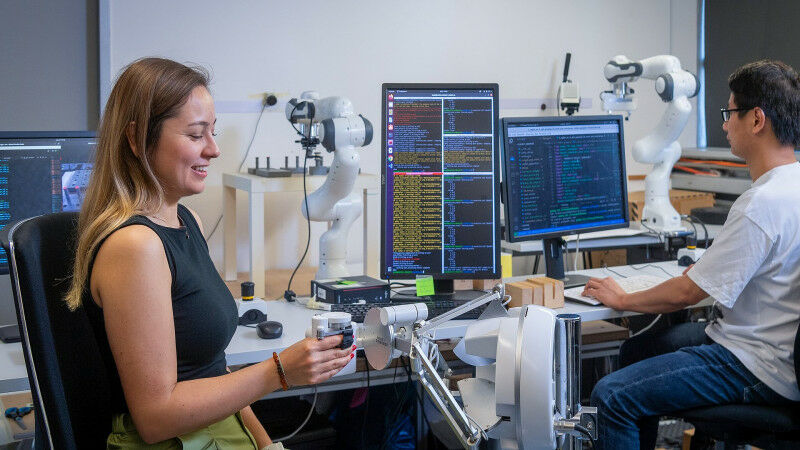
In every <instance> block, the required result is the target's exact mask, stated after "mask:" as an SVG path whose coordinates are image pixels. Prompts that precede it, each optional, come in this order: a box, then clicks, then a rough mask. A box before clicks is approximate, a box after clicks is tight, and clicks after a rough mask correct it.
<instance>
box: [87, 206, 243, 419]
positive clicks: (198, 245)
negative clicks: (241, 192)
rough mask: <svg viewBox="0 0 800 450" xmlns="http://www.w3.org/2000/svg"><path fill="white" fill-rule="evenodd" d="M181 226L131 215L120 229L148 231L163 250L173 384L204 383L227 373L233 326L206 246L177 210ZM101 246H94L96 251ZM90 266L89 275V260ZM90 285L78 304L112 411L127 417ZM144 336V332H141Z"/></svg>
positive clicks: (231, 309)
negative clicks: (172, 331) (101, 364)
mask: <svg viewBox="0 0 800 450" xmlns="http://www.w3.org/2000/svg"><path fill="white" fill-rule="evenodd" d="M178 217H179V218H180V220H181V222H182V223H183V226H182V227H180V228H170V227H165V226H161V225H158V224H156V223H154V222H152V221H151V220H150V219H148V218H146V217H144V216H133V217H131V218H130V219H128V221H126V222H125V223H124V224H122V225H121V226H120V227H119V228H117V229H120V228H124V227H127V226H130V225H144V226H146V227H148V228H150V229H151V230H153V231H154V232H155V233H156V234H157V235H158V237H159V238H161V242H162V243H163V245H164V251H165V253H166V256H167V262H168V263H169V270H170V273H171V274H172V314H173V317H174V320H175V353H176V355H177V361H178V381H184V380H193V379H197V378H208V377H215V376H219V375H224V374H225V373H227V370H226V366H227V364H226V361H225V348H226V347H227V346H228V344H229V343H230V341H231V338H232V337H233V334H234V332H235V331H236V326H237V324H238V312H237V308H236V303H235V301H234V300H233V296H232V295H231V293H230V291H229V290H228V288H227V286H225V283H224V282H223V281H222V278H221V277H220V276H219V273H218V272H217V270H216V268H214V264H213V263H212V262H211V257H210V256H209V254H208V245H207V244H206V241H205V239H204V238H203V234H202V233H201V232H200V228H199V226H198V225H197V222H196V221H195V220H194V216H193V215H192V213H191V212H190V211H189V210H188V209H186V207H184V206H183V205H178ZM100 246H102V243H101V244H100V245H98V247H97V248H98V250H99V248H100ZM96 255H97V250H96V251H95V255H93V257H92V261H91V263H90V264H89V274H91V272H92V267H93V266H94V257H95V256H96ZM89 286H90V284H89V280H87V282H86V291H85V293H84V296H83V305H84V306H85V308H86V312H87V314H88V316H89V320H90V321H91V323H92V326H93V328H94V331H95V335H96V336H97V341H98V343H99V344H100V348H101V353H102V357H103V360H104V363H105V365H106V368H107V372H108V376H109V377H110V379H111V380H110V381H111V389H112V397H113V398H112V402H113V403H112V404H113V406H114V409H115V411H118V412H128V407H127V404H126V403H125V398H124V396H123V392H122V385H121V383H120V379H119V372H118V371H117V367H116V364H115V363H114V357H113V355H112V354H111V349H110V347H109V344H108V336H107V335H106V329H105V321H104V319H103V310H102V308H100V307H99V306H97V304H96V303H95V302H94V301H93V300H92V294H91V290H90V288H89ZM141 332H142V333H146V332H147V330H141Z"/></svg>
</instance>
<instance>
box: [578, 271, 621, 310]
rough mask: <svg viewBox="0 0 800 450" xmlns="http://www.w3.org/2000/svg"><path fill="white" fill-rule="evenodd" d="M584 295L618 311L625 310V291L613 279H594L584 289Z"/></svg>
mask: <svg viewBox="0 0 800 450" xmlns="http://www.w3.org/2000/svg"><path fill="white" fill-rule="evenodd" d="M582 295H584V296H587V297H592V298H594V299H596V300H598V301H600V302H601V303H603V304H604V305H606V306H608V307H611V308H614V309H616V310H621V309H625V308H624V305H625V296H626V295H627V294H626V293H625V291H623V290H622V288H621V287H619V284H617V282H616V281H614V279H613V278H611V277H608V278H592V279H590V280H589V282H588V283H586V286H584V288H583V293H582Z"/></svg>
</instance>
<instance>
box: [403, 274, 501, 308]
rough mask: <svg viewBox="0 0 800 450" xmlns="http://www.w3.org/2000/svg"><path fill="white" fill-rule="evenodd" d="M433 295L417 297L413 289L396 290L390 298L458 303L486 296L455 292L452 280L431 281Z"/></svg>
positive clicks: (475, 293)
mask: <svg viewBox="0 0 800 450" xmlns="http://www.w3.org/2000/svg"><path fill="white" fill-rule="evenodd" d="M433 290H434V292H435V294H434V295H425V296H422V297H417V295H416V290H415V288H408V289H403V290H396V292H397V294H399V295H395V296H392V301H393V302H404V303H413V302H415V301H420V302H424V301H431V300H433V301H438V300H453V301H458V302H467V301H470V300H475V299H476V298H478V297H480V296H482V295H484V294H486V293H485V292H483V291H474V290H473V291H456V290H454V289H453V280H436V279H434V280H433Z"/></svg>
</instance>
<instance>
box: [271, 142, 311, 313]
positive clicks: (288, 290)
mask: <svg viewBox="0 0 800 450" xmlns="http://www.w3.org/2000/svg"><path fill="white" fill-rule="evenodd" d="M309 134H311V129H310V128H309ZM307 163H308V158H305V157H304V158H303V201H304V202H305V205H306V224H307V225H308V236H307V237H306V249H305V250H304V251H303V256H301V257H300V261H297V265H296V266H294V270H293V271H292V276H290V277H289V284H288V285H287V286H286V291H285V292H284V293H283V298H284V299H286V301H290V302H291V301H294V299H295V298H296V297H297V295H296V294H295V293H294V292H292V280H294V276H295V274H296V273H297V270H298V269H299V268H300V265H301V264H303V260H304V259H306V255H307V254H308V247H309V246H310V245H311V213H310V212H309V211H308V191H306V164H307ZM276 300H280V298H278V299H276Z"/></svg>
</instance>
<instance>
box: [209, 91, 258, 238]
mask: <svg viewBox="0 0 800 450" xmlns="http://www.w3.org/2000/svg"><path fill="white" fill-rule="evenodd" d="M265 109H267V102H266V101H263V102H261V111H260V112H259V113H258V119H257V120H256V127H255V129H254V130H253V135H252V136H250V143H249V144H247V151H245V152H244V158H242V161H241V162H240V163H239V168H238V169H236V172H239V171H240V170H242V166H243V165H244V163H245V161H247V156H248V155H249V154H250V149H251V147H252V146H253V141H254V140H255V138H256V134H257V133H258V124H259V123H261V118H262V117H263V116H264V110H265ZM220 222H222V214H220V215H219V217H217V221H216V223H214V227H213V228H212V229H211V232H210V233H208V236H206V242H208V241H209V240H211V236H213V235H214V233H215V232H216V231H217V228H219V224H220Z"/></svg>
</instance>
